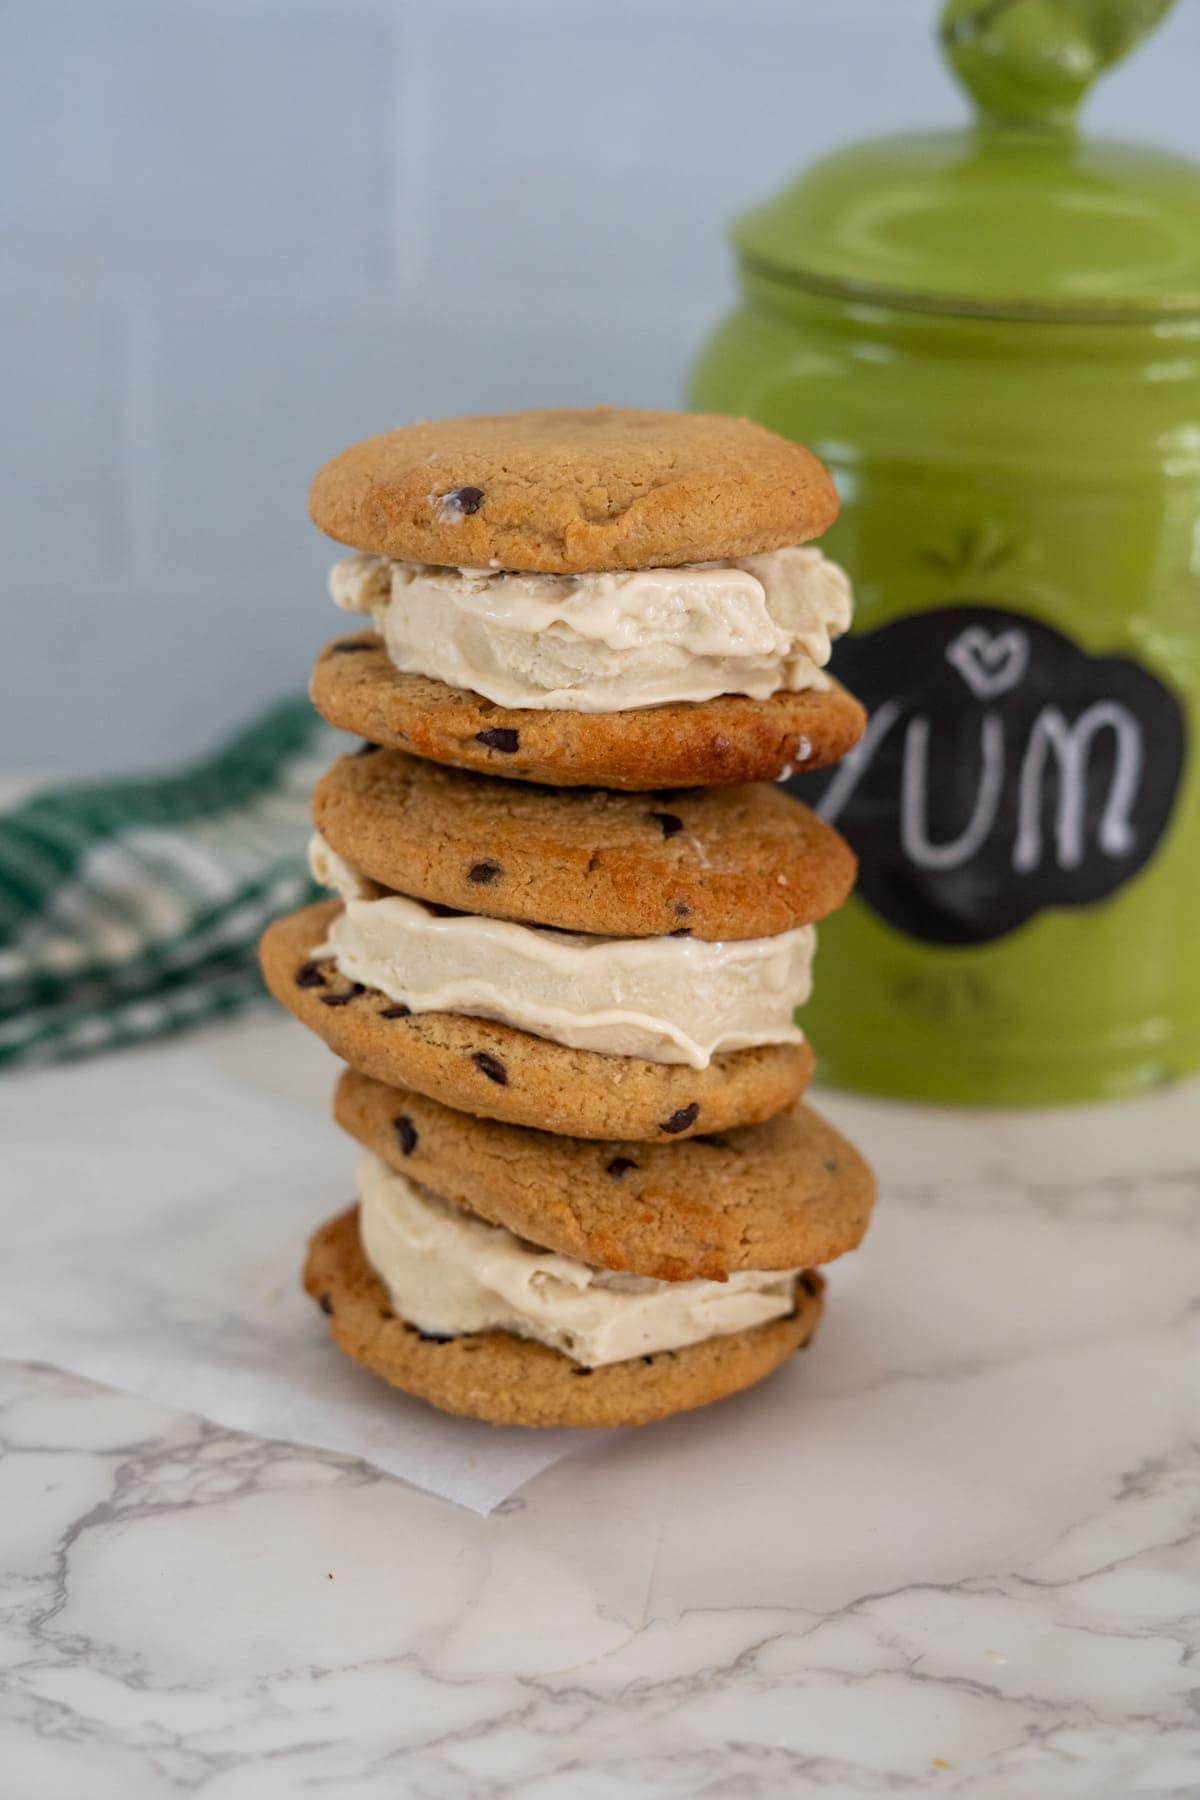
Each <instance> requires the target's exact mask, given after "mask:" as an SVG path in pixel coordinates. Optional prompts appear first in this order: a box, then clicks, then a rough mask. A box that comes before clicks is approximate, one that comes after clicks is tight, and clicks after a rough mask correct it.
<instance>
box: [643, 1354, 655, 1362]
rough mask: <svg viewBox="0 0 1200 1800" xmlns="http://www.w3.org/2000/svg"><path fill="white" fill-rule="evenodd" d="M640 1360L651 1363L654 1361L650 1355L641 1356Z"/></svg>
mask: <svg viewBox="0 0 1200 1800" xmlns="http://www.w3.org/2000/svg"><path fill="white" fill-rule="evenodd" d="M642 1361H643V1362H644V1363H652V1362H653V1361H654V1358H653V1357H652V1356H643V1358H642Z"/></svg>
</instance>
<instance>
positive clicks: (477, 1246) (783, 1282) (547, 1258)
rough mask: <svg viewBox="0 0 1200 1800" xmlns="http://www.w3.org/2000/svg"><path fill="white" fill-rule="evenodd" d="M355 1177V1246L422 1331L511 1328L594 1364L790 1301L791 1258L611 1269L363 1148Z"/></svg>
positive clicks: (770, 1311) (708, 1332)
mask: <svg viewBox="0 0 1200 1800" xmlns="http://www.w3.org/2000/svg"><path fill="white" fill-rule="evenodd" d="M358 1182H359V1198H360V1207H359V1234H360V1237H361V1240H362V1247H363V1254H364V1256H365V1257H366V1259H367V1261H368V1262H369V1263H370V1264H371V1267H372V1268H373V1269H374V1270H375V1273H376V1274H377V1275H378V1276H379V1279H380V1280H381V1281H382V1282H383V1285H384V1287H385V1288H387V1290H388V1292H389V1294H390V1295H391V1297H392V1305H393V1306H394V1308H395V1310H396V1312H397V1314H398V1315H399V1316H400V1317H401V1318H402V1319H404V1320H406V1321H407V1322H408V1324H410V1325H415V1326H417V1327H418V1329H419V1330H421V1331H427V1332H435V1333H437V1334H438V1335H439V1336H443V1335H444V1336H447V1337H457V1336H458V1335H459V1334H460V1333H461V1332H467V1331H511V1332H514V1333H515V1334H516V1335H517V1336H518V1337H526V1338H536V1339H537V1340H538V1342H539V1343H542V1344H549V1345H550V1346H551V1348H552V1349H554V1350H561V1351H563V1352H564V1353H565V1354H566V1355H567V1356H569V1357H571V1358H572V1359H573V1360H574V1361H575V1362H577V1363H580V1364H582V1366H583V1367H584V1368H588V1369H595V1368H599V1367H601V1366H602V1365H603V1364H605V1363H614V1362H624V1361H626V1359H627V1358H629V1357H633V1356H652V1355H653V1354H654V1352H655V1351H657V1350H678V1349H680V1348H682V1346H683V1345H684V1344H698V1343H700V1342H701V1341H702V1340H703V1339H704V1338H713V1337H723V1336H725V1334H726V1333H727V1332H730V1331H745V1330H747V1329H748V1328H749V1327H750V1326H752V1325H765V1324H766V1322H767V1320H768V1319H781V1318H784V1317H785V1316H786V1315H787V1314H788V1313H790V1312H791V1311H792V1308H793V1306H794V1305H795V1297H796V1275H797V1273H798V1271H797V1270H795V1269H789V1270H787V1271H785V1272H784V1273H782V1274H781V1273H780V1272H779V1271H778V1270H769V1271H761V1272H760V1271H758V1270H738V1271H736V1272H735V1273H734V1274H732V1275H730V1276H729V1277H728V1278H727V1279H726V1280H725V1281H651V1280H650V1279H649V1278H648V1277H646V1276H642V1275H618V1274H615V1273H613V1272H612V1271H611V1270H608V1269H593V1268H592V1267H590V1265H589V1264H587V1263H582V1262H577V1261H576V1260H575V1258H574V1257H573V1256H559V1255H557V1254H556V1253H555V1252H554V1251H552V1250H539V1249H538V1248H537V1247H536V1245H533V1244H527V1243H526V1242H525V1241H524V1240H523V1239H521V1238H517V1237H514V1236H513V1234H512V1233H511V1232H510V1231H505V1230H504V1229H503V1228H502V1227H501V1226H498V1225H488V1224H485V1223H484V1221H483V1220H482V1219H477V1218H475V1217H474V1215H473V1214H471V1213H468V1212H464V1211H463V1210H462V1209H461V1208H460V1207H456V1206H451V1205H449V1204H448V1203H447V1202H446V1201H445V1200H439V1199H437V1198H436V1196H435V1195H433V1194H431V1193H429V1192H428V1190H427V1189H425V1188H422V1187H419V1186H417V1184H416V1183H415V1182H412V1181H409V1180H408V1179H407V1177H406V1176H404V1175H401V1174H399V1173H398V1172H397V1171H395V1170H393V1169H389V1168H388V1166H387V1164H386V1163H384V1162H381V1161H380V1159H379V1157H377V1156H374V1155H373V1154H372V1153H371V1152H370V1151H369V1150H368V1151H366V1152H365V1153H364V1155H363V1157H362V1159H361V1161H360V1163H359V1167H358Z"/></svg>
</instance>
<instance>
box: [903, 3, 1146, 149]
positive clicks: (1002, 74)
mask: <svg viewBox="0 0 1200 1800" xmlns="http://www.w3.org/2000/svg"><path fill="white" fill-rule="evenodd" d="M1174 4H1175V0H943V5H942V11H941V18H940V22H939V28H938V30H939V36H940V38H941V44H942V51H943V53H944V55H945V57H946V60H947V61H948V62H949V64H950V66H951V68H952V69H953V70H954V73H955V75H956V76H957V77H958V79H959V81H960V82H961V83H962V85H963V87H965V88H966V89H967V91H968V93H969V94H970V95H971V97H972V99H973V100H974V102H975V104H976V107H977V108H978V111H979V114H980V121H981V123H982V124H984V125H987V126H991V127H1010V128H1011V127H1016V128H1021V129H1025V130H1034V131H1051V132H1054V131H1059V132H1061V131H1070V130H1071V129H1072V128H1073V126H1074V123H1075V114H1076V111H1077V109H1078V107H1079V105H1080V103H1081V101H1082V100H1083V99H1084V97H1085V95H1086V94H1087V92H1088V90H1089V88H1090V87H1091V85H1092V83H1093V82H1094V81H1095V80H1096V79H1097V77H1098V76H1100V75H1102V74H1103V73H1104V72H1105V70H1106V69H1111V68H1112V67H1113V65H1114V64H1115V63H1119V62H1120V61H1121V60H1122V58H1123V57H1125V56H1127V55H1128V54H1129V52H1130V51H1131V50H1132V49H1133V48H1134V46H1135V45H1136V44H1137V43H1138V42H1139V41H1140V40H1141V39H1142V38H1143V37H1145V36H1147V34H1148V33H1149V32H1151V31H1153V30H1154V29H1155V27H1156V26H1158V25H1159V24H1161V22H1162V20H1163V19H1164V18H1165V17H1166V15H1167V13H1168V12H1170V10H1171V8H1172V6H1173V5H1174Z"/></svg>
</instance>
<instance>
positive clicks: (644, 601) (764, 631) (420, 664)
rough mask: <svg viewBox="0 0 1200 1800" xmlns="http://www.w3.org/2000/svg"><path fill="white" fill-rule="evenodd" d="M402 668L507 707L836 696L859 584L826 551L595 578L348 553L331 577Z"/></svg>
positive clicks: (343, 602) (343, 601)
mask: <svg viewBox="0 0 1200 1800" xmlns="http://www.w3.org/2000/svg"><path fill="white" fill-rule="evenodd" d="M329 587H330V592H331V593H332V595H333V598H334V600H335V601H336V602H337V604H338V605H339V606H340V607H343V608H344V609H345V610H346V611H347V612H357V613H366V614H369V615H370V616H371V617H372V618H374V620H375V623H376V625H377V627H378V629H379V631H380V632H381V633H382V635H383V640H384V643H385V644H386V645H387V652H388V655H389V656H390V657H391V660H392V661H393V663H395V665H396V667H397V668H398V669H403V670H404V671H405V672H406V673H408V674H414V675H428V676H432V677H433V678H435V679H436V680H438V681H444V682H447V683H448V684H449V685H450V686H451V687H461V688H470V689H472V690H473V691H474V692H475V693H477V694H483V695H484V696H485V697H486V698H487V699H489V700H494V701H495V702H496V704H497V705H499V706H512V707H546V708H550V707H553V708H556V709H559V710H566V711H569V712H594V713H605V712H622V711H625V710H627V709H628V708H630V707H636V706H661V705H665V704H666V703H667V702H669V701H678V700H711V699H713V698H715V696H716V695H718V694H749V695H750V696H751V697H752V698H753V699H755V700H765V699H766V698H767V696H768V695H769V694H774V693H776V692H777V691H778V690H779V689H780V688H788V689H797V688H810V687H826V686H828V677H827V676H825V675H823V674H822V672H821V671H822V669H823V667H824V665H825V663H826V662H828V660H829V650H830V640H831V639H832V638H835V637H837V636H838V635H839V633H841V632H843V631H845V630H846V628H847V626H848V625H849V623H850V584H849V582H848V581H847V579H846V576H845V575H844V573H843V572H842V570H841V569H839V568H838V567H837V565H836V563H831V562H828V561H826V559H825V557H823V556H822V555H821V552H820V551H819V550H814V549H813V548H811V546H808V545H792V546H789V547H788V548H786V549H783V550H770V551H767V552H765V553H764V554H763V555H761V556H745V557H742V558H740V559H739V560H738V561H736V562H721V563H693V564H689V565H685V566H684V567H683V568H678V569H634V570H631V571H628V572H626V573H621V572H618V573H616V574H595V575H522V574H513V573H511V572H509V571H506V570H501V569H495V570H491V569H446V568H438V567H434V566H432V565H429V564H425V563H406V562H389V561H388V560H387V559H386V558H385V557H379V556H349V557H347V558H346V559H345V560H344V561H343V562H340V563H338V564H337V565H336V567H335V568H334V570H333V573H332V575H331V576H330V581H329Z"/></svg>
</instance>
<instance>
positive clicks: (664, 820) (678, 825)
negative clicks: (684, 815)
mask: <svg viewBox="0 0 1200 1800" xmlns="http://www.w3.org/2000/svg"><path fill="white" fill-rule="evenodd" d="M646 817H647V818H648V819H653V820H654V822H655V824H656V825H660V826H661V827H662V834H663V836H664V837H665V838H670V837H674V836H675V835H676V834H677V833H678V832H680V831H682V830H683V820H682V819H681V818H680V817H679V814H678V813H660V812H652V813H647V814H646Z"/></svg>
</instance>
